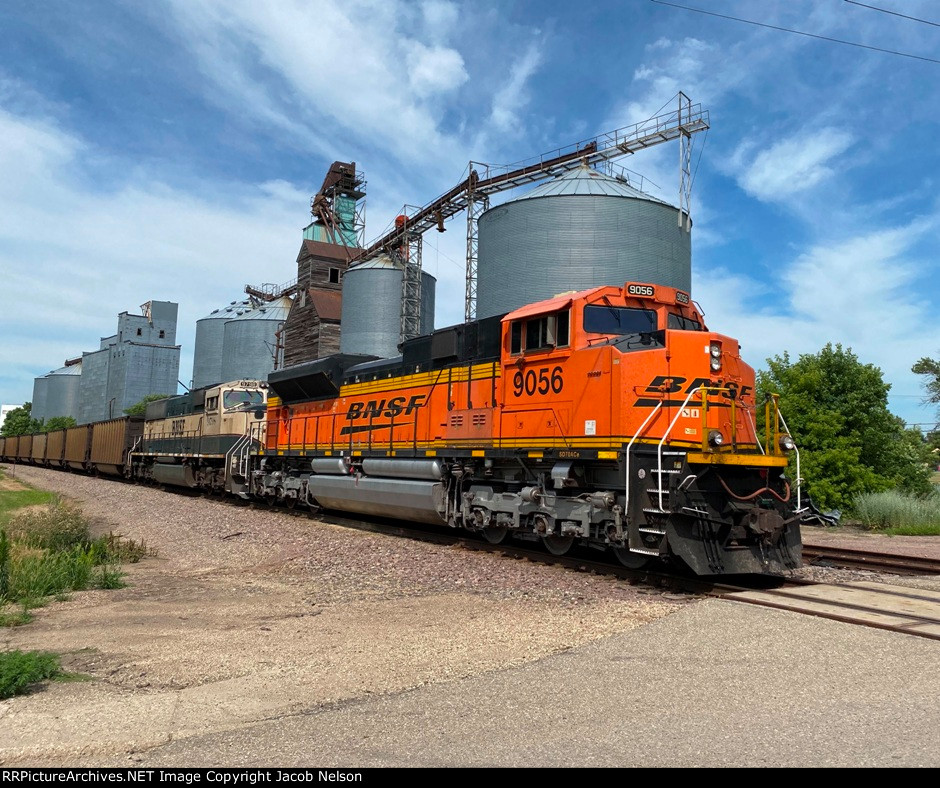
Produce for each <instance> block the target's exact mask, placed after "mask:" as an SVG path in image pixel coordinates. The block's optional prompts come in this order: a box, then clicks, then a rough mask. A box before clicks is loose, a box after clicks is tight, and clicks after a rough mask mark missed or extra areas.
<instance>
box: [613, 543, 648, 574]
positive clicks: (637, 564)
mask: <svg viewBox="0 0 940 788" xmlns="http://www.w3.org/2000/svg"><path fill="white" fill-rule="evenodd" d="M614 555H615V556H617V560H618V561H619V562H620V563H621V564H623V565H624V566H625V567H627V569H642V568H643V567H644V566H646V565H647V564H648V563H649V561H650V557H649V556H648V555H642V554H641V553H632V552H630V549H629V548H627V547H615V548H614Z"/></svg>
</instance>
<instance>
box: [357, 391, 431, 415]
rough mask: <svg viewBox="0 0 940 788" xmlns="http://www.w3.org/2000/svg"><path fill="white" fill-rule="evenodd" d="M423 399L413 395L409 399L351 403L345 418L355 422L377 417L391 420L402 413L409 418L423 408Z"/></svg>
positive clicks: (422, 396)
mask: <svg viewBox="0 0 940 788" xmlns="http://www.w3.org/2000/svg"><path fill="white" fill-rule="evenodd" d="M425 399H427V397H426V396H425V395H424V394H415V395H414V396H413V397H411V398H408V397H392V398H391V399H390V400H384V399H379V400H375V399H372V400H369V401H368V402H351V403H350V404H349V410H347V411H346V418H347V419H349V420H350V421H355V420H356V419H373V418H378V417H379V416H388V417H390V418H392V417H395V416H400V415H402V414H403V413H404V414H405V415H406V416H409V415H411V414H412V413H414V412H415V411H416V410H417V409H418V408H421V407H423V406H424V404H425V403H424V401H425Z"/></svg>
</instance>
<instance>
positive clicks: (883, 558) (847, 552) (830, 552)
mask: <svg viewBox="0 0 940 788" xmlns="http://www.w3.org/2000/svg"><path fill="white" fill-rule="evenodd" d="M803 561H804V562H805V563H808V564H814V565H829V566H837V567H840V568H843V569H868V570H871V571H872V572H887V573H889V574H895V575H940V561H938V560H936V559H933V558H922V557H919V556H906V555H885V554H883V553H876V552H873V551H871V550H854V549H851V548H844V547H826V546H824V545H806V544H804V545H803Z"/></svg>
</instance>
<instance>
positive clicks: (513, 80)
mask: <svg viewBox="0 0 940 788" xmlns="http://www.w3.org/2000/svg"><path fill="white" fill-rule="evenodd" d="M541 63H542V54H541V51H540V45H539V44H538V43H532V44H529V46H528V47H527V48H526V50H525V51H524V52H523V53H522V55H521V56H520V57H519V58H518V59H517V60H516V61H515V62H514V63H513V64H512V67H511V68H510V69H509V78H508V80H507V81H506V83H505V84H504V85H503V86H502V87H501V88H500V89H499V90H498V91H496V94H495V95H494V96H493V106H492V109H491V111H490V122H491V123H492V125H493V127H494V129H495V130H496V131H497V132H500V133H509V132H516V133H517V134H521V133H522V132H523V131H524V129H522V128H520V127H519V117H520V113H521V110H522V109H524V107H525V105H526V103H527V97H526V86H527V83H528V81H529V79H531V77H532V75H533V74H535V72H536V71H537V70H538V67H539V65H541Z"/></svg>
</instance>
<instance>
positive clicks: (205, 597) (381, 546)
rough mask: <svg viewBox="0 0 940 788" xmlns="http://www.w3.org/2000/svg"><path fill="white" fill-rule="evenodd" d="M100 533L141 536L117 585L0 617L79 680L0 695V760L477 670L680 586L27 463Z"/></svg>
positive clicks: (616, 618)
mask: <svg viewBox="0 0 940 788" xmlns="http://www.w3.org/2000/svg"><path fill="white" fill-rule="evenodd" d="M16 475H17V478H18V479H22V480H24V481H26V482H28V483H30V484H33V485H35V486H37V487H41V488H43V489H48V490H53V491H55V492H58V493H60V494H62V495H63V496H66V497H68V498H70V499H72V500H74V501H76V502H78V503H79V504H80V505H81V507H82V509H83V510H84V511H85V513H86V514H87V515H88V516H89V518H91V520H92V522H93V529H94V530H95V531H96V532H101V533H107V532H109V531H112V532H114V533H120V534H122V535H124V536H126V537H130V538H134V539H143V540H145V541H146V543H147V545H148V546H149V547H151V548H152V549H154V550H155V551H156V552H157V557H156V558H149V559H146V560H144V561H143V562H141V563H139V564H135V565H132V566H130V567H128V578H127V580H128V587H127V588H124V589H121V590H116V591H95V592H84V593H80V594H75V595H74V596H73V597H72V599H70V600H69V601H65V602H57V603H54V604H50V605H49V606H47V607H45V608H42V609H40V610H38V611H36V613H37V615H36V619H35V621H34V622H33V623H31V624H29V625H27V626H25V627H19V628H15V629H5V630H0V639H2V643H0V647H2V648H4V649H11V648H18V649H27V650H28V649H46V650H52V651H58V652H61V653H63V654H64V660H63V666H64V667H65V668H66V669H67V670H70V671H75V672H79V673H84V674H87V675H88V676H90V677H91V678H92V680H91V681H87V682H78V683H62V684H60V683H57V684H51V685H48V686H46V687H44V688H43V689H42V690H41V691H38V692H36V693H33V694H32V695H28V696H22V697H17V698H13V699H10V700H7V701H3V702H0V721H2V722H0V765H37V766H38V765H42V766H46V765H59V764H70V765H71V764H79V763H81V764H89V765H94V764H96V763H100V762H103V761H105V760H107V761H108V762H114V761H115V759H116V758H118V759H119V758H120V757H123V758H126V759H127V760H128V761H129V762H133V761H136V760H139V759H140V758H141V753H143V752H145V751H146V750H148V749H150V748H153V747H157V746H160V745H164V744H166V743H168V742H171V741H179V740H181V739H186V738H188V737H193V736H198V735H205V734H208V733H213V732H222V731H237V730H239V729H243V728H244V727H246V726H248V725H251V724H256V723H259V722H264V721H266V720H273V719H278V718H281V717H284V716H289V715H296V714H303V713H307V712H310V711H317V710H322V709H326V708H331V707H333V706H335V705H336V704H342V703H346V702H349V701H354V700H361V699H368V698H374V697H381V696H384V695H387V694H392V693H400V692H402V691H403V690H407V689H411V688H415V687H421V686H425V685H434V684H441V683H443V682H448V681H453V680H456V679H465V678H468V677H473V676H482V675H487V674H491V673H495V672H499V671H502V670H506V669H508V668H513V667H517V666H520V665H525V664H528V663H531V662H533V661H535V660H539V659H543V658H544V657H546V656H549V655H552V654H558V653H561V652H565V651H567V650H570V649H572V648H575V647H578V646H581V645H584V644H586V643H590V642H593V641H596V640H599V639H602V638H606V637H609V636H610V635H614V634H617V633H622V632H627V631H629V630H632V629H634V628H636V627H640V626H643V625H645V624H647V623H649V622H652V621H655V620H657V619H660V618H662V617H664V616H668V615H670V614H671V613H674V612H676V611H677V610H679V609H681V608H682V607H684V606H685V605H686V603H687V602H688V599H687V598H683V597H674V596H671V595H665V594H662V593H660V592H654V591H650V590H648V589H641V588H637V587H632V586H629V585H627V584H624V583H622V582H619V581H616V580H613V579H610V578H604V577H596V576H593V575H587V574H584V575H582V574H577V573H574V572H571V571H570V570H564V569H561V568H557V567H550V566H543V565H538V564H532V563H528V562H525V561H513V560H510V559H506V558H497V557H494V556H492V555H487V554H483V553H477V552H473V551H468V550H464V549H462V548H459V547H440V546H436V545H430V544H427V543H423V542H415V541H410V540H406V539H401V538H397V537H391V536H385V535H382V534H375V533H369V532H362V531H357V530H352V529H348V528H342V527H339V526H334V525H329V524H326V523H323V522H319V521H317V520H314V519H306V518H301V517H290V516H288V515H286V514H284V513H281V512H275V511H265V510H255V509H250V508H247V507H237V506H234V505H232V504H230V503H226V502H221V501H212V500H207V499H204V498H196V497H189V496H186V495H181V494H174V493H166V492H162V491H159V490H155V489H151V488H146V487H139V486H133V485H127V484H123V483H120V482H116V481H112V480H104V479H93V478H89V477H85V476H81V475H76V474H66V473H62V472H58V471H49V470H44V469H39V468H31V467H22V466H19V467H17V470H16Z"/></svg>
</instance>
